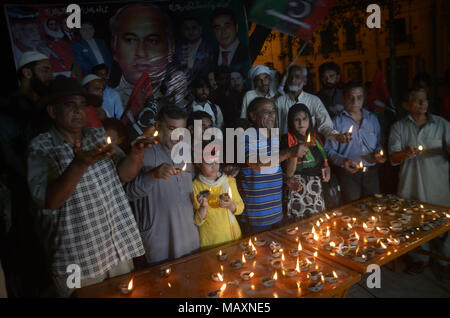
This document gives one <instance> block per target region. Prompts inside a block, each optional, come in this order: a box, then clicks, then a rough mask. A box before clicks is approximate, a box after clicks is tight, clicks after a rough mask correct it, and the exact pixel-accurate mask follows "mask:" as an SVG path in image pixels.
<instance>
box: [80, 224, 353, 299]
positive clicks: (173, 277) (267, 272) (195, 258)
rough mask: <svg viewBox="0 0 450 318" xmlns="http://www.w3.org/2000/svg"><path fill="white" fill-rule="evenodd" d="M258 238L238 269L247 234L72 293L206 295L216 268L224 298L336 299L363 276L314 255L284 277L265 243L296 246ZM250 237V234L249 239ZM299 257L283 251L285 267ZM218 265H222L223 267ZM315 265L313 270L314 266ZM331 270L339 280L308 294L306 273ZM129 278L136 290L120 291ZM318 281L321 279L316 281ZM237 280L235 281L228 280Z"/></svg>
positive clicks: (214, 286) (307, 254)
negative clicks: (268, 282) (166, 271)
mask: <svg viewBox="0 0 450 318" xmlns="http://www.w3.org/2000/svg"><path fill="white" fill-rule="evenodd" d="M256 238H257V240H258V239H259V240H260V241H261V240H262V239H263V238H265V239H266V240H267V245H265V246H260V247H258V246H255V248H256V250H257V252H256V256H255V258H254V259H252V260H248V261H246V263H245V264H244V266H243V267H242V268H241V269H237V270H235V269H233V268H232V267H231V265H230V261H231V260H234V259H239V260H241V259H242V253H243V250H242V249H241V243H242V245H245V244H247V245H248V238H247V239H244V240H241V241H238V242H234V243H231V244H228V245H225V246H221V247H220V248H216V249H212V250H208V251H205V252H202V253H199V254H194V255H190V256H187V257H184V258H180V259H178V260H175V261H172V262H168V263H166V264H163V265H160V266H155V267H152V268H149V269H146V270H143V271H139V272H136V273H132V274H128V275H124V276H121V277H117V278H112V279H109V280H106V281H104V282H102V283H99V284H96V285H93V286H88V287H85V288H82V289H79V290H77V291H76V294H75V295H76V297H83V298H91V297H167V298H169V297H170V298H179V297H180V298H181V297H182V298H189V297H200V298H203V297H206V295H207V293H208V292H209V291H214V290H219V289H220V287H221V286H222V285H223V283H222V282H215V281H213V280H212V278H211V274H213V273H216V272H220V273H222V274H223V279H224V282H226V283H227V285H226V289H225V290H224V291H223V292H221V293H220V297H224V298H251V297H257V298H269V297H270V298H273V297H286V298H287V297H339V296H341V295H345V293H346V291H347V290H348V288H349V287H350V286H352V285H353V284H355V283H357V282H358V281H359V280H360V279H361V276H360V275H359V274H358V273H356V272H354V271H352V270H349V269H347V268H345V267H344V266H342V265H339V264H336V263H333V262H331V261H329V260H327V259H326V258H322V257H320V256H319V257H317V259H316V264H315V265H314V267H313V266H310V268H309V270H308V271H306V272H300V274H298V275H297V276H296V277H284V276H283V273H282V270H280V269H277V270H276V269H275V268H273V266H272V264H271V261H272V260H273V259H274V258H272V257H271V255H272V253H271V248H270V247H269V243H270V242H271V241H273V240H275V239H277V241H278V242H279V243H280V244H281V247H282V248H283V249H285V251H286V250H289V249H293V248H296V245H295V244H294V243H293V242H290V241H289V240H283V239H278V237H277V236H274V235H273V234H271V233H270V232H265V233H262V234H261V235H258V236H256ZM252 239H254V237H252ZM219 250H222V251H223V252H225V253H227V254H228V257H227V260H226V261H223V262H220V261H219V260H218V259H217V255H216V254H217V253H218V251H219ZM306 257H309V258H310V259H313V258H314V257H313V254H312V252H311V251H303V252H302V253H301V255H300V257H299V260H300V261H301V260H303V259H304V258H306ZM296 261H297V259H296V258H294V257H290V256H288V254H287V253H286V254H285V262H284V265H285V267H292V266H293V267H294V268H295V266H296ZM165 266H170V268H171V270H172V273H171V274H170V276H169V277H166V278H163V277H161V276H160V268H161V267H165ZM221 266H222V267H221ZM315 266H317V268H316V267H315ZM316 269H317V271H318V272H322V273H323V274H326V273H331V272H332V271H333V270H334V271H335V272H336V273H337V275H338V281H337V282H336V283H334V284H329V283H327V282H325V284H324V287H323V289H322V290H321V291H320V292H312V291H310V290H309V289H308V285H309V284H310V283H311V282H313V281H312V280H311V279H310V278H309V277H308V274H309V272H310V271H312V270H316ZM246 270H247V271H252V272H254V274H255V275H254V277H253V278H251V279H250V280H248V281H244V280H242V279H241V277H240V273H241V272H242V271H246ZM275 271H277V275H278V279H277V280H276V282H275V284H274V285H273V286H272V287H266V286H264V285H263V284H262V283H261V278H262V277H264V276H273V275H274V273H275ZM131 277H133V278H134V282H135V288H134V290H133V291H132V293H131V294H130V295H122V294H121V293H120V291H119V287H120V285H122V284H126V283H127V282H128V281H129V280H130V279H131ZM319 280H320V279H319ZM232 281H235V282H238V285H234V284H230V283H229V282H232Z"/></svg>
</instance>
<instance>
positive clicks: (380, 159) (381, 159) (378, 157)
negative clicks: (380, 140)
mask: <svg viewBox="0 0 450 318" xmlns="http://www.w3.org/2000/svg"><path fill="white" fill-rule="evenodd" d="M374 158H375V162H376V163H385V162H386V159H387V158H386V156H385V155H384V152H383V150H380V152H377V153H375V155H374Z"/></svg>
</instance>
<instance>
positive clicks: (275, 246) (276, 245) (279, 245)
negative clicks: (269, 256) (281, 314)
mask: <svg viewBox="0 0 450 318" xmlns="http://www.w3.org/2000/svg"><path fill="white" fill-rule="evenodd" d="M269 247H270V248H271V249H274V248H276V249H280V248H281V244H280V243H278V242H275V241H272V242H270V246H269Z"/></svg>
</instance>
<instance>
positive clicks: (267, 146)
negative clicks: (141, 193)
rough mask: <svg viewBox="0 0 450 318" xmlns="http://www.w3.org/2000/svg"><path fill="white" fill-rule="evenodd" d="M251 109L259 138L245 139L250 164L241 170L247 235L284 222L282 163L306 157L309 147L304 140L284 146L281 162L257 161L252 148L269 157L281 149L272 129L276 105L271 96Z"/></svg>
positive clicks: (254, 102) (251, 105) (247, 158)
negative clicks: (287, 146) (289, 146)
mask: <svg viewBox="0 0 450 318" xmlns="http://www.w3.org/2000/svg"><path fill="white" fill-rule="evenodd" d="M247 112H248V117H249V118H250V119H251V121H252V124H253V127H254V128H256V129H257V131H256V137H257V140H255V141H252V140H249V139H246V140H245V153H246V156H245V157H246V162H247V166H246V167H245V168H243V169H242V170H241V177H242V189H243V197H242V199H243V201H244V203H245V211H244V216H245V217H246V218H248V228H247V231H248V233H247V234H250V235H253V234H255V233H258V232H262V231H268V230H271V229H274V228H276V227H277V226H279V225H280V224H281V221H282V219H283V212H282V201H281V199H282V196H281V192H282V185H283V176H282V171H281V167H280V162H282V161H284V160H286V159H288V158H297V157H300V158H302V157H303V156H304V155H305V154H306V153H308V150H307V147H306V146H305V145H304V144H303V143H299V144H297V145H295V146H293V147H291V148H286V149H282V150H281V151H280V152H279V153H278V155H279V162H278V163H276V164H274V163H269V164H264V163H262V162H261V161H260V160H253V159H254V158H251V156H252V150H254V151H255V154H256V153H258V154H261V152H263V151H264V150H265V151H266V154H267V156H272V151H273V152H275V151H277V150H278V148H279V146H278V145H279V142H280V141H279V136H276V135H275V136H274V135H272V131H271V130H272V128H274V126H275V117H276V108H275V104H274V103H273V102H272V101H271V100H270V99H267V98H264V97H257V98H255V99H254V100H253V101H252V102H251V103H250V105H249V107H248V110H247ZM246 137H248V136H246ZM272 147H274V149H272ZM260 148H262V149H263V150H261V149H260ZM252 161H256V162H252ZM269 165H270V166H269ZM241 221H242V219H241Z"/></svg>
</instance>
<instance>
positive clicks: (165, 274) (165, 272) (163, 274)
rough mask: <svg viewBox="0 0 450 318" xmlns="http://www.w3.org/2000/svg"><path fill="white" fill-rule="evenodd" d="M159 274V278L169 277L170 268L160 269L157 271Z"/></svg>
mask: <svg viewBox="0 0 450 318" xmlns="http://www.w3.org/2000/svg"><path fill="white" fill-rule="evenodd" d="M159 273H160V276H161V277H169V275H170V274H171V273H172V268H170V267H161V268H160V269H159Z"/></svg>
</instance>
